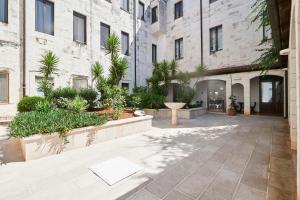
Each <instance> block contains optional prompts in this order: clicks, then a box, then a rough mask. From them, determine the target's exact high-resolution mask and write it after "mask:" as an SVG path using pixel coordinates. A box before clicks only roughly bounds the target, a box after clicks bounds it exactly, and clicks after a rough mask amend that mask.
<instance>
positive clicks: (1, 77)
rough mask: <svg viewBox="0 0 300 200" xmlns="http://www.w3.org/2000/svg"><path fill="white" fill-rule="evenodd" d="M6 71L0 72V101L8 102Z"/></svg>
mask: <svg viewBox="0 0 300 200" xmlns="http://www.w3.org/2000/svg"><path fill="white" fill-rule="evenodd" d="M8 75H9V74H8V72H0V103H8V102H9V76H8Z"/></svg>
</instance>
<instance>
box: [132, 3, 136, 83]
mask: <svg viewBox="0 0 300 200" xmlns="http://www.w3.org/2000/svg"><path fill="white" fill-rule="evenodd" d="M133 38H134V87H136V86H137V85H136V0H133Z"/></svg>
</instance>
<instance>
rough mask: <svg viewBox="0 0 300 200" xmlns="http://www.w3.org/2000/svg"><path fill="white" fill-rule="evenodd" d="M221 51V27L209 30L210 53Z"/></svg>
mask: <svg viewBox="0 0 300 200" xmlns="http://www.w3.org/2000/svg"><path fill="white" fill-rule="evenodd" d="M222 49H223V30H222V26H217V27H214V28H211V29H210V52H212V53H213V52H216V51H220V50H222Z"/></svg>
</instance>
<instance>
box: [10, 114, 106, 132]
mask: <svg viewBox="0 0 300 200" xmlns="http://www.w3.org/2000/svg"><path fill="white" fill-rule="evenodd" d="M106 121H107V117H99V116H98V115H97V114H96V113H75V112H70V111H67V110H62V109H52V110H50V111H49V112H38V111H33V112H26V113H20V114H18V115H17V116H16V117H15V118H14V119H13V121H12V122H11V123H10V124H9V127H10V136H11V137H18V138H22V137H28V136H32V135H35V134H51V133H54V132H58V133H59V134H60V136H61V137H65V134H66V133H67V132H68V131H70V130H72V129H74V128H81V127H87V126H96V125H102V124H104V123H105V122H106Z"/></svg>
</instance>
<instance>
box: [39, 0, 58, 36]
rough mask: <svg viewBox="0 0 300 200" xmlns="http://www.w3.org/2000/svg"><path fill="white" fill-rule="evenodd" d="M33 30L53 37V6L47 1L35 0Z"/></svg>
mask: <svg viewBox="0 0 300 200" xmlns="http://www.w3.org/2000/svg"><path fill="white" fill-rule="evenodd" d="M35 30H36V31H38V32H42V33H47V34H50V35H54V4H53V3H52V2H50V1H47V0H36V3H35Z"/></svg>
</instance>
